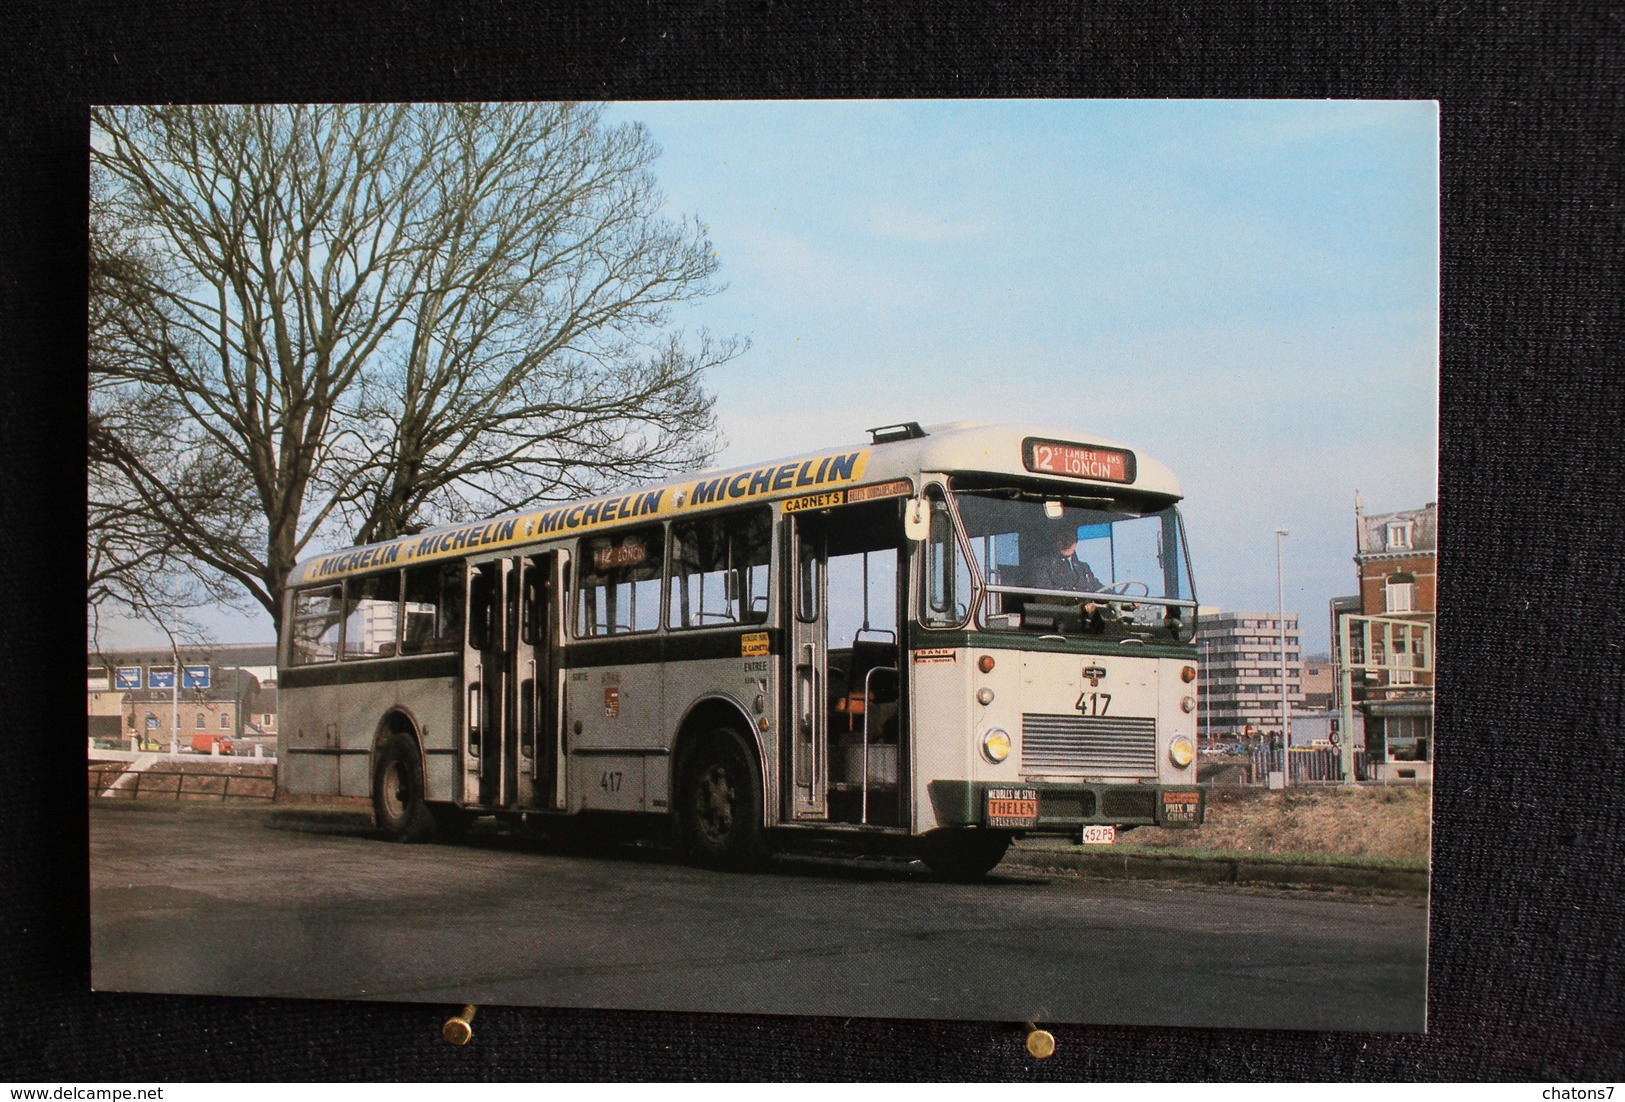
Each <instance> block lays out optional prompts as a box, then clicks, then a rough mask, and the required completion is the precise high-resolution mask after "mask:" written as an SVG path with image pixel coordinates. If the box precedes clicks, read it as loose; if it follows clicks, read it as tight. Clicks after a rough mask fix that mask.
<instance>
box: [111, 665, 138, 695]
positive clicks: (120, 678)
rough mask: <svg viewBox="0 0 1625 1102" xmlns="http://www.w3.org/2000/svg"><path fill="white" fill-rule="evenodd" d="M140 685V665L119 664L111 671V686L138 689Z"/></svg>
mask: <svg viewBox="0 0 1625 1102" xmlns="http://www.w3.org/2000/svg"><path fill="white" fill-rule="evenodd" d="M140 687H141V667H140V666H120V667H119V668H118V669H116V670H114V671H113V688H115V689H139V688H140Z"/></svg>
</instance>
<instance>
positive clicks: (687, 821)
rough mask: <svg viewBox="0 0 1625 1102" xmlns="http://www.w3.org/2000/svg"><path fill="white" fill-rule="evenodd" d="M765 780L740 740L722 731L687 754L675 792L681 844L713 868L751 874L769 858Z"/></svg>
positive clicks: (707, 737)
mask: <svg viewBox="0 0 1625 1102" xmlns="http://www.w3.org/2000/svg"><path fill="white" fill-rule="evenodd" d="M761 792H762V789H761V781H760V779H759V778H758V776H757V770H756V768H755V765H754V763H753V762H752V761H751V760H750V758H749V757H748V756H747V755H746V753H745V749H744V746H743V745H742V743H741V742H740V740H739V739H738V738H737V737H736V736H735V735H734V734H733V733H732V732H730V731H727V730H719V731H716V732H714V733H712V734H710V735H708V736H706V737H705V739H704V740H703V741H701V742H700V744H699V745H698V746H696V747H695V748H694V750H693V751H692V752H691V753H690V754H688V755H687V757H686V759H685V761H684V763H683V770H682V774H681V779H680V782H679V785H678V792H677V829H678V841H679V844H680V845H681V847H682V849H683V851H684V853H685V855H686V856H688V857H690V858H691V859H693V860H695V861H697V862H699V863H700V864H702V865H705V866H707V867H710V868H718V869H734V870H739V869H747V868H750V867H752V866H753V865H756V864H758V863H760V862H761V860H762V859H763V857H765V856H766V844H765V841H764V838H763V833H762V796H761Z"/></svg>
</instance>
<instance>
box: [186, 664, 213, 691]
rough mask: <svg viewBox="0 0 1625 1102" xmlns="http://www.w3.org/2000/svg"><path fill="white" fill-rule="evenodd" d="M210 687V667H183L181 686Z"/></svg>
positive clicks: (192, 687)
mask: <svg viewBox="0 0 1625 1102" xmlns="http://www.w3.org/2000/svg"><path fill="white" fill-rule="evenodd" d="M208 687H209V667H207V666H183V667H181V688H183V689H207V688H208Z"/></svg>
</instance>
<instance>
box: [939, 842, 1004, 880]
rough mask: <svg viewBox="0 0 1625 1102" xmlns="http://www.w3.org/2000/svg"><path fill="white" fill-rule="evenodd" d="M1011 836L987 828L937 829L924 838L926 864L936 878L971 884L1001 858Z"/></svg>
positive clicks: (988, 871) (991, 868) (979, 878)
mask: <svg viewBox="0 0 1625 1102" xmlns="http://www.w3.org/2000/svg"><path fill="white" fill-rule="evenodd" d="M1009 848H1010V835H1008V834H1001V833H997V832H993V831H986V830H940V831H937V832H936V833H934V834H931V835H928V836H927V837H926V849H925V854H924V857H925V863H926V865H928V866H929V867H930V869H931V871H932V872H933V873H935V874H936V875H937V877H938V879H941V880H948V881H951V882H953V883H956V884H974V883H976V882H977V881H979V880H981V879H982V878H983V877H985V876H986V875H987V874H988V873H990V872H992V871H993V867H994V866H995V865H997V864H998V863H999V862H1000V861H1002V860H1003V859H1004V854H1005V851H1007V850H1008V849H1009Z"/></svg>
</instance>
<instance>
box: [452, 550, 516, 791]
mask: <svg viewBox="0 0 1625 1102" xmlns="http://www.w3.org/2000/svg"><path fill="white" fill-rule="evenodd" d="M511 566H512V563H510V562H509V561H508V560H506V559H490V560H487V561H485V562H470V563H469V564H468V603H467V604H466V606H465V607H466V608H467V609H468V634H467V636H466V637H465V640H464V645H463V800H464V802H465V803H469V804H479V805H481V806H484V807H500V806H501V804H502V797H503V791H502V789H503V780H504V777H503V772H504V768H503V757H504V754H503V750H504V749H505V747H504V731H505V730H506V727H507V719H506V713H507V712H508V705H509V701H508V695H509V694H508V691H507V686H508V685H509V684H510V683H511V669H510V664H511V662H512V661H513V656H514V647H513V645H512V643H511V641H510V634H511V626H512V623H513V619H514V617H513V616H512V615H511V614H510V608H509V605H510V600H509V590H510V583H511V580H512V571H511V569H510V568H511Z"/></svg>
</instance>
